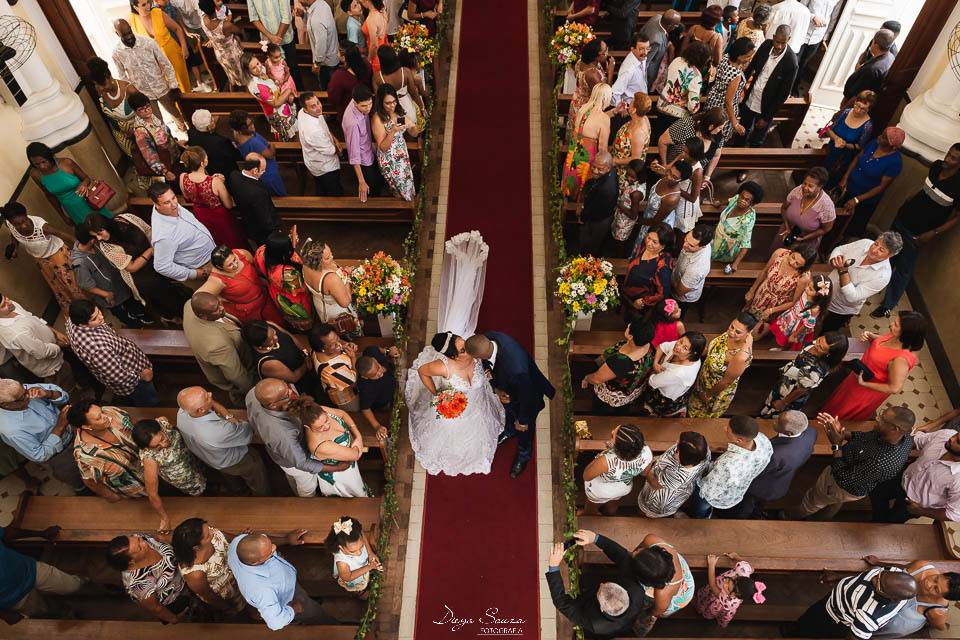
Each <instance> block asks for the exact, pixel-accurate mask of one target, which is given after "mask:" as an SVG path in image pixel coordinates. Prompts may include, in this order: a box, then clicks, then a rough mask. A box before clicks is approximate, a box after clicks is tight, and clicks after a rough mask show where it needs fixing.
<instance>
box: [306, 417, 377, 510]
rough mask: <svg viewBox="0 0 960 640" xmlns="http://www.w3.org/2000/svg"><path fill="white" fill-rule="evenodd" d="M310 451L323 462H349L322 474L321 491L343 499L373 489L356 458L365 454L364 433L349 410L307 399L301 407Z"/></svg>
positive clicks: (359, 495) (362, 495)
mask: <svg viewBox="0 0 960 640" xmlns="http://www.w3.org/2000/svg"><path fill="white" fill-rule="evenodd" d="M300 421H301V422H302V423H303V429H304V432H305V433H304V440H305V441H306V443H307V450H308V451H309V452H310V455H311V456H313V458H314V459H315V460H319V461H321V462H323V463H324V464H329V465H337V464H340V463H342V462H346V463H349V465H350V466H348V467H347V468H346V469H344V470H343V471H336V472H323V473H321V474H320V493H322V494H323V495H325V496H338V497H341V498H365V497H367V496H369V495H371V494H370V490H369V489H368V488H367V485H366V484H365V483H364V482H363V477H362V476H361V475H360V467H358V466H357V461H358V460H359V459H360V456H362V455H363V436H361V435H360V430H359V429H357V425H356V423H355V422H354V421H353V419H352V418H351V417H350V414H348V413H347V412H346V411H341V410H340V409H334V408H333V407H324V406H321V405H319V404H316V403H315V402H307V403H305V404H304V406H303V408H302V409H301V410H300Z"/></svg>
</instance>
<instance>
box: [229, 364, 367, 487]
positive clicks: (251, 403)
mask: <svg viewBox="0 0 960 640" xmlns="http://www.w3.org/2000/svg"><path fill="white" fill-rule="evenodd" d="M246 404H247V420H249V421H250V424H251V425H253V428H254V430H256V432H257V435H259V436H260V439H261V440H262V441H263V445H264V447H266V449H267V454H269V456H270V458H272V459H273V461H274V462H276V463H277V466H279V467H280V468H281V469H282V470H283V472H284V473H285V474H286V475H287V481H288V482H289V483H290V487H291V488H292V489H293V490H294V492H295V493H296V494H297V495H298V496H300V497H301V498H310V497H313V496H315V495H316V493H317V489H319V488H320V476H319V474H320V473H331V472H334V471H344V470H345V469H347V468H348V467H349V466H350V463H347V462H341V463H338V464H324V463H323V462H320V461H319V460H316V459H314V458H312V457H310V456H309V455H307V449H306V445H305V444H304V442H303V424H302V423H301V422H300V416H299V408H300V394H299V393H297V389H296V387H294V386H293V385H292V384H290V383H288V382H285V381H283V380H277V379H276V378H264V379H263V380H261V381H260V382H258V383H257V386H255V387H254V388H253V389H251V390H250V392H249V393H247V398H246Z"/></svg>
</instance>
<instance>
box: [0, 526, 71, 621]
mask: <svg viewBox="0 0 960 640" xmlns="http://www.w3.org/2000/svg"><path fill="white" fill-rule="evenodd" d="M59 533H60V527H47V528H46V529H44V530H43V531H31V530H30V529H17V528H14V527H7V528H6V529H4V528H0V619H2V620H3V621H4V622H6V623H7V624H16V623H18V622H20V620H22V619H23V618H24V617H25V616H37V615H40V614H43V613H46V612H48V611H49V607H48V606H47V603H46V602H45V601H44V599H43V596H42V595H41V594H43V593H53V594H57V595H67V594H71V593H75V592H76V591H77V590H78V589H80V587H82V586H83V584H84V582H85V580H84V579H83V578H81V577H79V576H75V575H71V574H69V573H64V572H63V571H60V570H59V569H57V568H56V567H52V566H50V565H49V564H47V563H45V562H39V561H37V560H34V559H33V558H31V557H29V556H25V555H23V554H22V553H18V552H16V551H13V550H12V549H8V548H7V546H6V545H5V544H4V543H5V542H13V541H14V540H19V539H21V538H44V539H46V540H50V541H53V540H55V539H56V538H57V535H59Z"/></svg>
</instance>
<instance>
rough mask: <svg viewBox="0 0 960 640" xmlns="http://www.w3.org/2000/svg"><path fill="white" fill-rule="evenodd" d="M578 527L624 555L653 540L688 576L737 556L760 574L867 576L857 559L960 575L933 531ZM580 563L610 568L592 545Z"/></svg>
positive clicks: (704, 524) (714, 524)
mask: <svg viewBox="0 0 960 640" xmlns="http://www.w3.org/2000/svg"><path fill="white" fill-rule="evenodd" d="M578 526H579V527H580V528H581V529H589V530H591V531H598V532H600V533H602V534H603V535H605V536H607V537H608V538H611V539H613V540H616V541H617V542H618V543H620V544H621V545H623V546H624V547H626V548H627V549H633V548H634V547H636V546H637V545H638V544H640V541H641V540H643V537H644V536H645V535H646V534H648V533H653V534H655V535H658V536H660V537H662V538H663V539H665V540H667V541H668V542H670V543H671V544H673V545H675V546H676V547H677V549H678V550H679V551H680V552H681V553H682V554H683V557H684V558H685V559H686V560H687V562H688V563H689V564H690V566H691V567H692V568H694V569H704V568H706V566H707V562H706V556H707V554H710V553H718V551H736V552H737V553H739V554H740V555H741V556H743V557H744V558H746V559H747V560H749V561H750V564H752V565H753V568H754V569H756V570H757V571H760V572H763V571H815V572H816V571H821V570H823V569H830V570H833V571H848V572H860V571H866V570H867V566H866V565H865V564H864V562H863V560H861V559H860V558H862V557H863V556H866V555H875V556H877V557H878V558H880V559H881V560H886V561H895V562H910V561H913V560H917V559H923V560H930V561H933V562H935V563H936V565H937V568H938V569H940V570H942V571H957V570H960V560H957V559H956V558H954V557H953V556H952V555H950V554H949V553H948V552H947V549H946V544H945V543H944V539H943V534H942V532H941V529H940V526H939V525H912V524H873V523H863V522H782V521H772V520H687V519H675V518H630V517H604V516H586V517H580V519H579V525H578ZM582 558H583V562H584V563H586V564H607V563H608V562H609V560H607V557H606V556H605V555H603V553H602V552H601V551H600V550H599V549H597V548H596V547H592V546H591V547H587V548H586V550H585V552H583V556H582Z"/></svg>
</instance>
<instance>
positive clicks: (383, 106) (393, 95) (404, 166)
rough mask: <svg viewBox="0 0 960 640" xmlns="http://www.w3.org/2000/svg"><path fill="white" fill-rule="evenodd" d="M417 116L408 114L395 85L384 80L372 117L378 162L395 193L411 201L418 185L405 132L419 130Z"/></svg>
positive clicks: (413, 132) (381, 171)
mask: <svg viewBox="0 0 960 640" xmlns="http://www.w3.org/2000/svg"><path fill="white" fill-rule="evenodd" d="M414 118H416V114H410V116H406V115H405V114H404V111H403V107H401V106H400V102H399V98H398V97H397V91H396V89H394V88H393V85H390V84H387V83H383V84H381V85H380V88H378V89H377V95H376V98H375V99H374V102H373V117H372V118H371V130H372V132H373V138H374V142H376V143H377V164H378V165H379V166H380V173H381V174H382V175H383V178H384V180H386V181H387V184H388V185H390V190H391V191H392V192H393V194H394V195H395V196H397V197H399V198H403V199H404V200H407V201H410V200H413V198H414V196H416V186H415V185H414V182H413V167H411V166H410V153H409V152H408V151H407V142H406V140H404V137H403V134H404V133H409V134H410V135H411V136H414V137H416V136H417V135H418V134H419V131H417V125H416V122H414V120H413V119H414Z"/></svg>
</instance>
